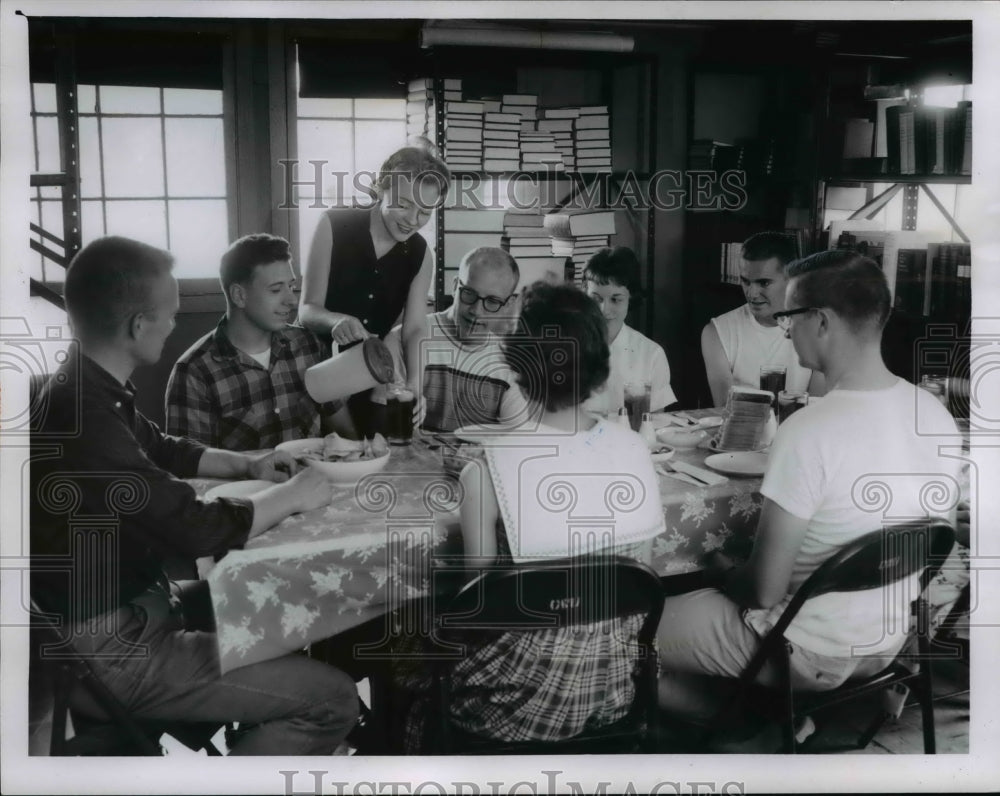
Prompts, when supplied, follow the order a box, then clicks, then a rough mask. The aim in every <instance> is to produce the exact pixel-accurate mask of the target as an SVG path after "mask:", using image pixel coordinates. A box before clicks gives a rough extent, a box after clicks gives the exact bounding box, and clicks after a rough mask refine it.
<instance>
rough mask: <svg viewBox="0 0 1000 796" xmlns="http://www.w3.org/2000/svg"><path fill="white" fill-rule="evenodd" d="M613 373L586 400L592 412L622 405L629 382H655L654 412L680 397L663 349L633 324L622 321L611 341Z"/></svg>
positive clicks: (608, 409) (650, 403)
mask: <svg viewBox="0 0 1000 796" xmlns="http://www.w3.org/2000/svg"><path fill="white" fill-rule="evenodd" d="M609 347H610V349H611V362H610V365H611V374H610V375H609V376H608V381H607V384H605V386H604V388H603V389H601V390H599V391H597V392H595V393H594V394H593V395H592V396H590V398H588V399H587V401H586V402H585V403H584V405H583V407H584V409H587V410H589V411H591V412H607V411H612V412H614V411H617V409H618V408H620V407H621V406H622V401H623V396H624V390H625V385H626V384H629V383H631V384H635V385H637V386H638V387H640V388H641V387H642V385H643V384H645V383H646V382H649V383H650V384H652V385H653V390H652V393H651V395H650V400H649V405H650V408H651V409H652V410H653V411H657V410H659V409H662V408H663V407H664V406H669V405H670V404H672V403H674V402H675V401H676V400H677V397H676V396H675V395H674V391H673V389H671V387H670V365H669V364H667V355H666V353H665V352H664V350H663V348H661V347H660V346H659V345H657V344H656V343H654V342H653V341H652V340H650V339H649V338H648V337H646V335H644V334H642V333H641V332H637V331H636V330H635V329H633V328H632V327H631V326H627V325H625V324H622V328H621V331H619V332H618V336H617V337H615V339H614V340H612V341H611V345H610V346H609Z"/></svg>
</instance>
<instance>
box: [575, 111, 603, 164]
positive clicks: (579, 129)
mask: <svg viewBox="0 0 1000 796" xmlns="http://www.w3.org/2000/svg"><path fill="white" fill-rule="evenodd" d="M579 112H580V115H579V116H577V117H576V118H575V119H574V120H573V134H574V145H575V149H574V157H575V160H576V163H575V168H576V171H577V172H579V173H588V172H590V173H592V172H610V171H611V129H610V117H609V116H608V106H607V105H584V106H581V107H580V108H579Z"/></svg>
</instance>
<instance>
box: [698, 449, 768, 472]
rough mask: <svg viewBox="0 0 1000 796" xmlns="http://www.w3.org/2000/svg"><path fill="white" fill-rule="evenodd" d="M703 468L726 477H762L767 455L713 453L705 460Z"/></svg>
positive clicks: (755, 452)
mask: <svg viewBox="0 0 1000 796" xmlns="http://www.w3.org/2000/svg"><path fill="white" fill-rule="evenodd" d="M705 466H706V467H711V468H712V469H713V470H717V471H718V472H720V473H725V474H726V475H763V474H764V471H765V470H767V454H766V453H761V452H759V451H740V452H736V453H714V454H712V455H711V456H707V457H706V458H705Z"/></svg>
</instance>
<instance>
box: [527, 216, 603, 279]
mask: <svg viewBox="0 0 1000 796" xmlns="http://www.w3.org/2000/svg"><path fill="white" fill-rule="evenodd" d="M543 223H544V225H545V229H546V230H548V232H549V235H550V236H551V238H552V240H551V247H552V254H554V255H558V256H560V257H569V258H571V260H572V262H573V280H574V281H576V282H580V281H582V278H583V271H584V268H585V267H586V265H587V260H589V259H590V257H591V256H592V255H593V254H594V253H595V252H597V251H599V250H600V249H603V248H605V247H607V246H608V245H610V242H611V236H612V235H614V234H615V211H614V210H607V209H579V208H566V209H563V210H557V211H554V212H551V213H547V214H546V215H545V217H544V222H543Z"/></svg>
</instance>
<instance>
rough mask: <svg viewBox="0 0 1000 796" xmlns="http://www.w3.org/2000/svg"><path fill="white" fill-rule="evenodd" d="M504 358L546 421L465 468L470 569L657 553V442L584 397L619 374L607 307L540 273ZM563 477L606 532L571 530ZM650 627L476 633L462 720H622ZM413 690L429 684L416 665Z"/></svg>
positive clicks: (476, 729) (514, 727)
mask: <svg viewBox="0 0 1000 796" xmlns="http://www.w3.org/2000/svg"><path fill="white" fill-rule="evenodd" d="M553 330H557V333H556V334H553ZM504 355H505V358H506V359H507V362H508V365H509V366H510V368H511V370H513V371H514V373H515V374H516V377H517V379H518V383H519V384H520V387H521V390H522V392H523V393H524V396H525V398H526V399H527V400H528V402H529V403H530V404H532V405H533V406H534V407H536V408H537V409H538V410H539V411H540V422H539V427H538V428H537V430H536V432H535V433H533V434H532V435H531V436H530V437H527V438H524V439H523V441H519V443H518V444H517V445H514V446H511V445H502V444H498V445H486V446H485V454H484V456H483V458H481V459H476V460H474V461H472V462H471V463H470V464H468V465H467V466H466V468H465V469H464V470H463V471H462V475H461V478H460V481H461V485H462V495H463V499H462V504H461V508H460V516H461V533H462V539H463V543H464V551H465V560H466V562H467V568H468V576H469V577H470V578H471V577H475V576H476V575H478V574H479V571H480V570H481V568H482V567H489V566H493V565H503V564H511V563H513V564H521V563H528V562H531V561H533V560H538V559H544V558H565V557H569V556H579V555H588V554H590V555H593V554H599V555H601V556H605V555H623V556H628V557H630V558H634V559H637V560H640V561H643V562H645V563H649V560H650V556H651V551H652V539H653V538H654V537H656V536H657V535H658V534H660V533H661V532H662V531H663V530H664V518H663V510H662V508H661V504H660V500H659V488H658V484H657V479H656V474H655V472H654V470H653V463H652V460H651V458H650V455H649V451H648V450H647V448H646V446H645V444H644V443H643V441H642V438H641V437H640V436H639V435H638V434H636V433H634V432H632V431H631V430H629V429H626V428H623V427H622V426H620V425H618V424H617V423H609V422H607V421H605V420H595V419H594V418H593V416H591V415H590V414H589V413H588V412H586V411H584V409H583V406H582V405H583V402H584V400H585V399H586V398H588V397H589V396H590V394H591V392H592V391H593V390H595V389H596V388H598V387H600V386H601V385H602V384H603V383H604V381H605V379H606V378H607V374H608V345H607V341H606V331H605V323H604V319H603V318H602V317H601V313H600V311H599V310H598V308H597V306H596V305H595V304H594V302H593V301H591V300H590V299H589V298H588V297H587V296H586V295H585V294H584V293H583V292H582V291H580V290H579V289H577V288H575V287H573V286H571V285H550V284H546V283H543V282H536V283H535V284H534V285H532V286H531V287H530V288H529V289H528V290H527V292H526V293H525V295H524V298H523V307H522V311H521V317H520V324H519V329H518V330H517V331H516V332H514V333H511V334H509V335H507V337H506V338H505V341H504ZM532 416H536V414H535V413H534V412H533V413H532ZM543 452H544V455H542V454H543ZM556 479H557V480H558V483H556ZM546 485H548V488H546ZM553 486H555V488H556V489H558V490H561V491H560V495H562V494H564V493H565V492H566V491H567V490H568V491H570V492H572V493H573V495H574V496H575V499H574V500H571V501H570V502H572V503H573V504H574V506H575V507H576V509H577V510H582V511H584V513H588V514H589V513H593V512H602V514H601V516H608V517H609V520H608V531H607V533H606V534H604V535H600V534H594V533H592V530H593V529H589V528H588V529H586V531H579V530H577V529H574V527H573V521H572V519H571V517H570V514H569V509H568V508H566V507H565V506H564V505H563V503H562V502H560V500H559V499H556V498H554V497H553V496H554V492H553V491H552V489H553ZM615 489H619V490H620V489H624V490H625V491H628V492H629V493H630V494H631V495H633V498H631V499H629V500H626V501H625V503H627V505H617V504H616V505H614V506H610V504H609V503H607V502H606V497H607V495H608V494H609V490H615ZM616 494H618V492H616ZM554 503H558V504H559V505H554ZM609 506H610V511H611V514H610V515H609V514H608V511H609ZM574 516H575V515H574ZM640 624H641V622H640V618H639V617H629V618H627V619H624V620H611V621H610V622H600V623H592V624H590V625H585V626H581V627H575V628H562V629H553V630H545V631H541V632H532V633H518V632H505V633H501V634H500V635H499V636H498V635H497V634H493V635H492V636H490V637H489V638H488V639H486V640H485V643H484V640H483V638H482V637H479V638H478V639H475V640H470V643H469V644H468V645H467V649H469V650H470V652H469V653H468V654H467V657H466V658H465V659H464V660H462V661H461V662H460V663H458V664H457V665H456V667H455V668H454V669H453V672H452V684H453V685H452V695H453V700H452V703H451V719H452V721H453V722H454V723H455V724H456V725H458V726H459V727H461V728H462V730H464V731H465V732H468V733H472V734H475V735H479V736H486V737H489V738H494V739H499V740H504V741H545V740H561V739H566V738H572V737H574V736H576V735H579V734H580V733H581V732H583V731H584V730H585V729H586V730H590V729H594V728H597V727H601V726H604V725H606V724H610V723H612V722H614V721H616V720H618V719H620V718H621V717H622V716H623V715H624V714H625V712H626V711H627V710H628V708H629V706H630V705H631V703H632V700H633V695H634V683H633V680H632V677H631V671H632V665H633V663H634V661H635V649H634V645H635V636H636V633H637V632H638V629H639V626H640ZM477 642H478V643H477ZM409 686H410V687H411V688H412V687H416V688H417V689H418V690H420V689H421V685H420V681H419V675H418V676H417V680H416V682H411V683H410V684H409ZM417 704H418V705H419V703H417ZM420 714H421V711H419V710H413V711H411V712H410V717H409V718H410V721H408V725H409V726H408V737H409V738H410V739H413V740H416V738H419V737H420V732H419V721H414V719H416V718H417V717H418V716H420ZM410 746H411V749H414V748H415V747H414V744H413V743H412V742H411V744H410Z"/></svg>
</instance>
